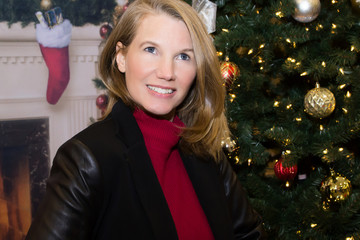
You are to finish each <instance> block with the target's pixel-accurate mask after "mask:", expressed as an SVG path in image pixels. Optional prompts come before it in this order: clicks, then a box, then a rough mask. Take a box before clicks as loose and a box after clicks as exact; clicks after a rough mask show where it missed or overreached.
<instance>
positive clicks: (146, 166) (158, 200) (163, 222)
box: [112, 100, 177, 240]
mask: <svg viewBox="0 0 360 240" xmlns="http://www.w3.org/2000/svg"><path fill="white" fill-rule="evenodd" d="M112 117H113V119H114V120H115V122H116V124H117V126H116V135H117V136H118V137H119V138H120V139H121V140H122V142H124V144H125V146H126V149H127V152H126V153H125V154H126V155H127V158H128V163H129V166H130V170H131V172H132V177H133V179H134V184H135V187H136V191H137V193H138V194H139V197H140V201H141V203H142V205H143V207H144V209H145V212H146V214H147V216H148V218H149V219H150V223H151V224H152V228H153V231H154V234H155V238H156V239H164V240H168V239H177V233H176V228H175V224H174V221H173V220H172V216H171V213H170V210H169V208H168V206H167V203H166V199H165V196H164V194H163V192H162V189H161V186H160V183H159V181H158V179H157V176H156V173H155V170H154V168H153V166H152V164H151V160H150V156H149V154H148V152H147V150H146V147H145V142H144V138H143V136H142V133H141V131H140V128H139V127H138V125H137V123H136V120H135V117H134V116H133V114H132V112H131V110H130V108H129V107H127V106H126V105H125V104H124V103H123V102H122V101H120V100H119V101H118V102H117V103H116V104H115V105H114V107H113V109H112Z"/></svg>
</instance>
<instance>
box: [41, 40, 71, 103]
mask: <svg viewBox="0 0 360 240" xmlns="http://www.w3.org/2000/svg"><path fill="white" fill-rule="evenodd" d="M40 49H41V53H42V55H43V57H44V60H45V63H46V66H47V67H48V69H49V78H48V84H47V90H46V99H47V101H48V103H50V104H56V103H57V102H58V101H59V99H60V97H61V95H62V94H63V92H64V91H65V89H66V87H67V85H68V83H69V80H70V69H69V47H68V46H66V47H63V48H50V47H44V46H43V45H41V44H40Z"/></svg>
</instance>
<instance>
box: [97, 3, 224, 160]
mask: <svg viewBox="0 0 360 240" xmlns="http://www.w3.org/2000/svg"><path fill="white" fill-rule="evenodd" d="M159 13H165V14H167V15H169V16H171V17H174V18H177V19H180V20H182V21H183V22H184V23H185V24H186V26H187V28H188V30H189V33H190V36H191V39H192V44H193V48H194V54H195V59H196V64H197V74H196V78H195V80H194V84H193V86H192V88H191V89H190V91H189V93H188V95H187V97H186V98H185V100H184V101H183V103H182V104H181V105H180V106H179V107H178V108H177V115H178V116H179V118H180V119H181V120H182V121H183V122H184V123H185V125H186V127H185V128H184V129H183V131H182V134H181V136H182V137H181V140H180V143H179V146H180V148H181V149H182V150H183V151H185V152H187V153H191V154H195V155H196V156H200V157H209V156H211V157H213V158H214V159H215V160H217V159H219V158H220V154H221V152H222V145H221V141H222V140H223V139H225V138H227V137H229V129H228V123H227V120H226V117H225V114H224V111H225V110H224V101H225V89H224V86H223V81H222V79H221V74H220V67H219V66H220V65H219V61H218V58H217V55H216V50H215V47H214V45H213V43H212V40H211V38H210V36H209V35H208V34H207V31H206V28H205V26H204V25H203V23H202V21H201V20H200V18H199V16H198V14H197V13H196V11H195V10H194V9H193V8H192V7H191V6H190V5H189V4H187V3H186V2H184V1H182V0H135V1H134V2H133V3H131V4H130V5H129V7H128V8H127V9H126V11H125V12H124V14H123V15H122V16H121V18H120V19H119V22H118V23H117V25H116V26H115V28H114V30H113V31H112V33H111V34H110V36H109V38H108V40H107V43H106V45H105V47H104V49H103V52H102V54H101V57H100V74H101V77H102V79H103V82H104V84H105V85H106V86H107V88H108V91H109V98H110V101H109V107H108V112H107V113H106V115H107V114H108V113H109V112H110V111H111V108H112V106H113V105H114V104H115V102H116V101H117V100H118V99H119V98H120V99H121V100H122V101H123V102H124V103H125V104H126V105H128V106H129V107H131V108H134V107H136V105H135V103H134V101H133V100H132V98H131V96H130V94H129V93H128V91H127V88H126V84H125V75H124V74H123V73H121V72H120V71H119V70H118V68H117V64H116V55H117V52H116V44H117V43H118V42H121V43H122V44H123V45H124V46H125V51H126V46H129V45H130V44H131V42H132V40H133V39H134V37H135V34H136V32H137V27H138V26H139V24H140V23H141V20H142V19H143V18H144V17H145V16H146V15H147V14H159Z"/></svg>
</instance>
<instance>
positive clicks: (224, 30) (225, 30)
mask: <svg viewBox="0 0 360 240" xmlns="http://www.w3.org/2000/svg"><path fill="white" fill-rule="evenodd" d="M221 30H222V31H223V32H226V33H228V32H229V29H226V28H223V29H221Z"/></svg>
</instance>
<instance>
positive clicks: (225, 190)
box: [26, 101, 265, 240]
mask: <svg viewBox="0 0 360 240" xmlns="http://www.w3.org/2000/svg"><path fill="white" fill-rule="evenodd" d="M181 157H182V159H183V162H184V166H185V168H186V170H187V172H188V175H189V178H190V180H191V182H192V183H193V186H194V190H195V192H196V194H197V196H198V198H199V201H200V204H201V206H202V207H203V210H204V212H205V215H206V217H207V219H208V222H209V224H210V227H211V229H212V231H213V234H214V237H215V239H219V240H226V239H264V236H265V235H264V231H263V228H262V222H261V218H260V217H259V215H258V214H257V213H256V212H255V211H254V210H253V209H252V207H251V206H250V204H249V202H248V201H247V197H246V195H245V192H244V191H243V189H242V187H241V186H240V183H239V181H238V179H237V176H236V175H235V174H234V172H233V171H232V168H231V166H230V165H229V163H228V162H227V160H226V159H224V160H223V161H220V162H219V163H215V162H214V161H210V160H207V161H206V160H204V159H197V158H195V157H193V156H188V155H184V154H182V155H181ZM194 227H195V228H196V226H194ZM26 239H27V240H45V239H46V240H55V239H57V240H60V239H61V240H85V239H104V240H113V239H114V240H115V239H146V240H148V239H159V240H160V239H161V240H162V239H163V240H172V239H177V234H176V229H175V225H174V223H173V220H172V217H171V214H170V211H169V209H168V207H167V204H166V200H165V198H164V195H163V193H162V190H161V187H160V184H159V182H158V181H157V177H156V174H155V172H154V170H153V168H152V165H151V160H150V158H149V156H148V154H147V151H146V147H145V144H144V140H143V138H142V135H141V132H140V129H139V128H138V126H137V124H136V121H135V119H134V117H133V116H132V113H131V111H130V110H129V109H128V108H127V107H126V106H125V105H124V104H123V103H122V102H121V101H119V102H118V103H117V104H115V106H114V108H113V110H112V113H111V114H110V115H109V117H108V118H107V119H105V120H103V121H100V122H98V123H95V124H93V125H91V126H90V127H88V128H87V129H85V130H84V131H82V132H81V133H79V134H77V135H76V136H75V137H74V138H72V139H70V140H69V141H67V142H66V143H65V144H64V145H63V146H61V147H60V149H59V150H58V152H57V154H56V156H55V159H54V162H53V166H52V169H51V173H50V177H49V179H48V183H47V192H46V195H45V197H44V200H43V202H42V204H41V205H40V207H39V209H38V212H37V214H36V216H35V218H34V220H33V223H32V225H31V227H30V230H29V232H28V235H27V237H26Z"/></svg>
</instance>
